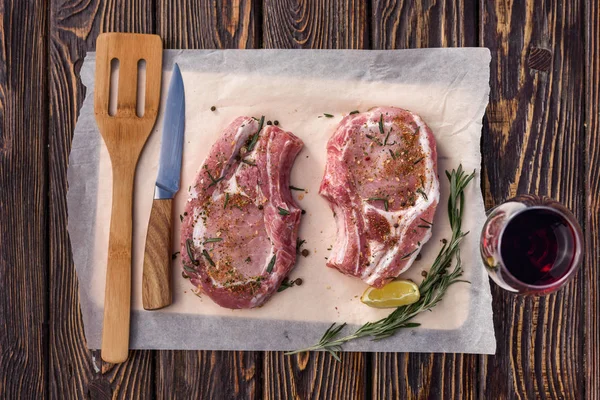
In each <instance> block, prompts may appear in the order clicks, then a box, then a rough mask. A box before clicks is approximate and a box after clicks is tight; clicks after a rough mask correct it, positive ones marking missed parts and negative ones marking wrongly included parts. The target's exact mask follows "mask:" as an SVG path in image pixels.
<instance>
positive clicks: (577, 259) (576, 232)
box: [498, 203, 583, 291]
mask: <svg viewBox="0 0 600 400" xmlns="http://www.w3.org/2000/svg"><path fill="white" fill-rule="evenodd" d="M559 204H560V203H559ZM528 210H547V211H550V212H553V213H556V214H558V215H560V216H561V217H562V218H563V219H564V220H565V221H566V222H567V224H568V225H569V228H570V229H571V231H572V233H573V236H574V238H575V246H576V251H575V254H574V255H573V266H572V267H571V268H570V269H569V271H568V272H567V273H566V274H564V275H563V276H562V277H561V278H560V279H558V280H557V281H555V282H552V283H549V284H546V285H531V284H529V283H525V282H523V281H522V280H520V279H518V278H517V277H515V276H514V275H513V274H512V273H511V272H510V271H509V269H508V268H507V267H506V264H505V262H504V258H503V257H502V251H500V249H501V248H502V237H503V236H504V231H505V230H506V227H507V226H508V224H509V223H510V221H512V220H513V218H515V217H516V216H517V215H520V214H522V213H524V212H525V211H528ZM571 219H575V216H574V215H572V214H571V217H569V216H568V215H566V214H565V213H564V212H562V210H559V209H557V208H554V207H552V206H546V205H534V206H526V207H525V208H523V209H521V210H518V211H516V212H515V213H514V214H512V215H511V216H510V218H509V219H508V221H507V222H506V223H505V224H504V226H503V227H502V229H501V230H500V233H499V235H498V259H499V261H500V263H501V264H502V270H503V273H506V274H507V275H508V276H509V277H510V278H511V279H514V280H515V282H518V283H519V285H522V286H523V287H524V288H526V289H532V290H536V291H537V290H544V289H553V290H556V288H559V287H562V286H563V285H564V284H565V283H566V282H567V281H568V280H569V279H570V278H571V277H572V276H573V275H574V274H575V273H576V272H577V270H578V269H579V265H580V264H581V254H582V253H583V249H582V237H581V236H582V232H581V228H580V226H579V222H577V221H576V220H575V224H576V225H574V224H573V221H572V220H571Z"/></svg>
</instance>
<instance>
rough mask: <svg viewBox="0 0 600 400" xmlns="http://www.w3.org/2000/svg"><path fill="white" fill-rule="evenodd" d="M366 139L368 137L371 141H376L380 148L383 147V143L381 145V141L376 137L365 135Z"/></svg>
mask: <svg viewBox="0 0 600 400" xmlns="http://www.w3.org/2000/svg"><path fill="white" fill-rule="evenodd" d="M365 136H366V137H368V138H369V139H371V140H372V141H374V142H375V143H377V144H378V145H380V146H383V143H381V141H380V140H379V139H377V138H376V137H375V136H373V135H365Z"/></svg>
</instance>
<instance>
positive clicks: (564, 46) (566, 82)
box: [480, 0, 585, 399]
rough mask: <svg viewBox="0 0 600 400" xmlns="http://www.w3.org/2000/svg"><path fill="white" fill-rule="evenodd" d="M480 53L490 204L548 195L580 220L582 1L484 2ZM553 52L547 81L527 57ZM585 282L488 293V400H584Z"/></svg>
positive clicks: (483, 373) (485, 380) (486, 186)
mask: <svg viewBox="0 0 600 400" xmlns="http://www.w3.org/2000/svg"><path fill="white" fill-rule="evenodd" d="M480 10H481V11H480V18H481V20H480V40H481V41H480V44H481V45H483V46H486V47H489V48H490V50H491V53H492V62H491V94H490V104H489V106H488V110H487V114H486V118H485V120H484V131H483V154H484V155H485V158H484V160H485V163H484V165H485V177H484V191H485V194H486V205H488V206H492V205H495V204H498V203H500V202H502V201H504V200H506V199H508V198H509V197H512V196H514V195H515V194H517V193H518V194H524V193H532V194H540V195H548V196H550V197H553V198H555V199H556V200H558V201H561V202H562V203H564V204H565V205H566V206H567V207H568V208H570V209H571V210H573V211H574V213H575V215H576V216H577V217H578V218H579V219H580V220H583V214H584V206H585V205H584V196H582V193H583V191H584V189H585V188H584V185H583V176H584V174H585V171H584V164H583V160H584V151H585V148H584V147H583V146H581V144H582V143H584V131H583V114H582V112H581V110H582V109H583V106H584V105H583V94H584V91H583V84H584V82H583V79H584V64H585V63H584V62H583V60H584V48H583V41H582V38H583V18H582V14H581V11H582V10H583V4H582V3H581V2H580V1H577V0H572V1H565V2H561V1H553V0H546V1H538V2H535V4H534V2H513V1H493V0H489V1H488V0H482V1H481V7H480ZM536 48H541V49H547V50H550V51H551V52H552V64H551V67H550V68H549V69H548V72H543V71H539V70H532V69H530V68H529V65H528V60H529V55H530V54H531V52H532V50H534V49H536ZM583 289H584V283H583V280H582V279H581V272H580V274H579V275H578V277H576V278H575V280H574V281H573V282H571V283H570V284H568V285H567V286H566V287H565V288H563V289H562V290H561V291H559V292H558V293H556V294H553V295H549V296H547V297H544V298H532V297H516V296H514V295H512V294H509V293H508V292H505V291H503V290H501V289H499V288H498V287H497V286H496V285H492V293H493V308H494V313H495V315H494V320H495V326H496V337H497V341H498V349H497V354H496V356H495V357H482V369H481V371H480V374H481V377H482V381H481V384H482V386H481V388H480V389H481V393H482V395H483V397H485V398H497V397H498V396H501V397H502V398H547V397H549V398H573V399H575V398H577V399H580V398H583V392H584V386H585V385H584V381H583V374H581V373H580V371H581V370H582V368H583V342H582V339H583V332H582V330H583V313H584V312H585V308H584V303H583V302H582V297H583V296H582V293H583Z"/></svg>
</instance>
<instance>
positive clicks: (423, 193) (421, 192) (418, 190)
mask: <svg viewBox="0 0 600 400" xmlns="http://www.w3.org/2000/svg"><path fill="white" fill-rule="evenodd" d="M417 193H419V194H420V195H421V196H423V198H424V199H425V200H427V194H426V193H425V191H424V190H423V188H418V189H417Z"/></svg>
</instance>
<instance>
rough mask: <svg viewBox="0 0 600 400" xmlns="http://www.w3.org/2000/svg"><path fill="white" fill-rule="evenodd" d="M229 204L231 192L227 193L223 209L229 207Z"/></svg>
mask: <svg viewBox="0 0 600 400" xmlns="http://www.w3.org/2000/svg"><path fill="white" fill-rule="evenodd" d="M227 204H229V193H225V203H223V209H225V208H227Z"/></svg>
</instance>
